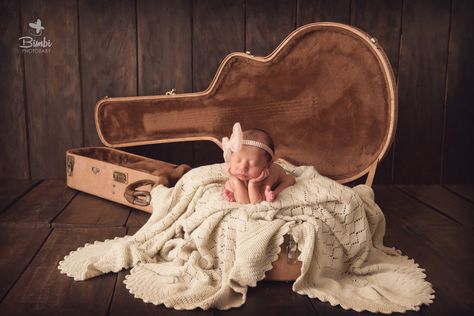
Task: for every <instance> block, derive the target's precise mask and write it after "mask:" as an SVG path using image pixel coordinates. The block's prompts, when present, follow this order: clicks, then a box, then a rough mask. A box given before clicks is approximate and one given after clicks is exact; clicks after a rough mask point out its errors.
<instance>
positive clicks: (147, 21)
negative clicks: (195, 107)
mask: <svg viewBox="0 0 474 316" xmlns="http://www.w3.org/2000/svg"><path fill="white" fill-rule="evenodd" d="M191 22H192V1H191V0H180V1H172V2H170V1H153V0H138V1H137V41H138V91H139V92H138V94H139V95H159V94H165V93H166V92H167V91H170V90H171V89H176V93H185V92H191V91H192V79H193V76H192V41H191V37H192V24H191ZM124 150H126V151H128V152H133V153H136V154H139V155H142V156H145V157H150V158H155V159H159V160H164V161H168V162H173V163H187V164H192V159H193V146H192V143H189V142H186V143H171V144H159V145H150V146H135V147H133V148H125V149H124Z"/></svg>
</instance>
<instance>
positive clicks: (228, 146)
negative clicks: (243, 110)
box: [222, 122, 273, 164]
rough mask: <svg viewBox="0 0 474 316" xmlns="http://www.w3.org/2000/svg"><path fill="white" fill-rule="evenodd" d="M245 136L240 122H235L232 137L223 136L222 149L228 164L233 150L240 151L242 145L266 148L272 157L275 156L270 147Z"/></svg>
mask: <svg viewBox="0 0 474 316" xmlns="http://www.w3.org/2000/svg"><path fill="white" fill-rule="evenodd" d="M243 138H244V136H243V133H242V127H240V123H239V122H237V123H235V124H234V127H233V128H232V135H230V139H229V138H228V137H224V138H222V149H223V150H224V161H225V162H226V164H228V163H229V161H230V155H231V154H232V153H233V152H237V151H239V150H240V148H242V145H249V146H255V147H258V148H261V149H263V150H265V151H266V152H267V153H268V154H269V155H270V157H272V158H273V150H271V148H270V147H268V146H267V145H265V144H263V143H260V142H257V141H255V140H248V139H243Z"/></svg>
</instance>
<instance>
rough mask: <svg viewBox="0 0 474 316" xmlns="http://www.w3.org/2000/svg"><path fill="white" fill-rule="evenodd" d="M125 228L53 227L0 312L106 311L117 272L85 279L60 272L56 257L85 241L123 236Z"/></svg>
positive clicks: (61, 256) (32, 313)
mask: <svg viewBox="0 0 474 316" xmlns="http://www.w3.org/2000/svg"><path fill="white" fill-rule="evenodd" d="M124 233H125V229H124V228H113V229H112V228H101V229H97V228H95V229H82V230H81V229H74V230H70V229H59V228H55V229H54V230H53V232H52V233H51V235H50V236H49V237H48V239H47V241H46V242H45V244H44V245H43V247H42V248H41V250H40V252H39V253H38V254H37V255H36V256H35V258H34V260H33V262H32V263H31V264H30V265H29V266H28V269H26V271H25V272H24V273H23V275H22V276H21V278H20V279H19V280H18V281H17V282H16V284H15V286H14V287H13V288H12V290H11V291H10V292H9V293H8V295H7V296H6V297H5V299H4V300H3V302H2V304H0V314H1V315H26V314H27V315H59V314H61V315H85V314H87V315H106V313H107V311H108V308H109V303H110V300H111V298H112V294H113V291H114V284H115V280H116V278H117V275H116V274H114V273H111V274H106V275H102V276H99V277H96V278H93V279H90V280H87V281H84V282H77V281H74V280H73V279H72V278H70V277H68V276H66V275H64V274H61V273H60V272H59V270H58V268H57V266H58V263H59V261H61V260H62V259H63V258H64V256H65V255H67V254H68V253H69V252H70V251H72V250H76V249H77V247H82V246H84V244H85V243H86V242H88V243H91V242H94V241H95V240H104V239H112V238H114V237H116V236H123V235H124Z"/></svg>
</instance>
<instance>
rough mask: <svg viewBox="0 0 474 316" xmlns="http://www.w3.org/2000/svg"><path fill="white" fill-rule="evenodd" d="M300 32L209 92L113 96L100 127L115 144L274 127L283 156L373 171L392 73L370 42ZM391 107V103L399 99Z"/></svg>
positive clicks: (238, 58) (386, 120) (238, 62)
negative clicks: (236, 124)
mask: <svg viewBox="0 0 474 316" xmlns="http://www.w3.org/2000/svg"><path fill="white" fill-rule="evenodd" d="M314 25H315V27H311V28H305V29H303V30H302V31H299V32H297V33H296V34H295V35H294V36H293V37H292V38H291V40H290V41H288V42H287V43H286V44H285V45H284V46H282V49H281V50H280V51H279V52H278V53H277V54H276V55H275V56H274V57H273V58H271V59H270V60H269V61H260V60H255V59H252V58H249V57H247V56H242V55H235V56H232V57H231V58H230V59H229V60H228V61H227V62H226V63H225V64H224V66H223V67H222V69H221V72H220V73H219V74H218V76H217V77H216V79H215V83H214V86H213V87H212V89H211V90H210V91H207V90H206V93H204V94H201V95H186V94H183V95H176V96H157V97H156V98H150V99H139V98H137V99H133V98H130V99H127V100H117V99H113V98H111V99H109V100H105V101H103V102H101V103H99V104H98V108H97V111H98V112H97V118H98V131H99V133H100V134H101V135H102V137H103V138H104V140H105V141H106V142H108V143H109V144H110V145H113V146H117V147H120V146H127V145H128V146H129V145H131V144H136V143H137V142H138V143H147V142H148V143H150V142H163V141H166V140H170V139H171V140H172V139H177V138H184V139H189V138H199V137H201V138H212V139H214V140H215V141H216V142H218V141H220V139H221V138H222V137H223V136H228V135H229V134H230V132H231V130H232V125H233V124H234V122H237V121H239V122H240V123H241V124H242V128H243V129H247V128H251V127H258V128H263V129H265V130H267V131H268V132H269V133H270V134H271V135H272V136H273V139H274V142H275V144H276V155H277V156H278V157H282V158H285V159H287V160H289V161H291V162H293V163H296V164H309V165H314V166H315V167H316V168H317V169H318V171H319V172H321V173H322V174H324V175H327V176H329V177H332V178H333V179H347V178H349V177H351V176H353V175H356V174H358V173H360V172H361V170H365V169H367V168H368V167H369V166H370V164H372V163H373V162H374V161H375V160H376V158H377V157H378V156H379V154H380V153H381V150H382V148H383V146H384V144H386V143H387V142H391V139H388V137H389V136H393V134H392V135H389V130H390V127H391V126H390V124H393V118H391V112H390V109H391V106H392V105H391V104H393V100H392V99H390V97H389V92H388V91H389V90H388V83H387V82H388V81H387V77H388V76H391V75H392V74H391V73H389V74H387V73H386V71H385V70H384V69H383V67H382V64H381V62H380V60H379V57H378V56H377V55H376V54H375V53H374V52H373V50H374V48H373V47H371V46H370V44H369V43H367V42H365V41H362V40H361V39H360V37H359V36H356V35H354V33H353V32H351V31H349V30H347V29H342V28H336V27H328V26H318V25H317V24H314ZM391 102H392V103H391Z"/></svg>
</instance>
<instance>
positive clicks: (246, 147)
mask: <svg viewBox="0 0 474 316" xmlns="http://www.w3.org/2000/svg"><path fill="white" fill-rule="evenodd" d="M222 147H223V149H224V160H225V162H226V170H227V173H228V175H229V179H228V180H227V181H226V183H225V188H224V197H225V198H226V200H227V201H229V202H238V203H244V204H248V203H252V204H256V203H260V202H262V201H267V202H272V201H273V200H275V199H276V197H277V196H278V194H279V193H280V192H281V191H283V190H284V189H285V188H287V187H289V186H291V185H293V184H294V183H295V177H293V176H291V175H288V174H286V173H285V170H283V168H282V167H281V166H279V165H277V164H275V163H273V156H274V151H275V146H274V144H273V140H272V138H271V137H270V135H269V134H268V133H267V132H265V131H264V130H261V129H255V128H254V129H249V130H246V131H245V132H243V133H242V129H241V127H240V124H239V123H235V124H234V127H233V131H232V135H231V137H230V139H229V138H227V137H224V138H223V139H222Z"/></svg>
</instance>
